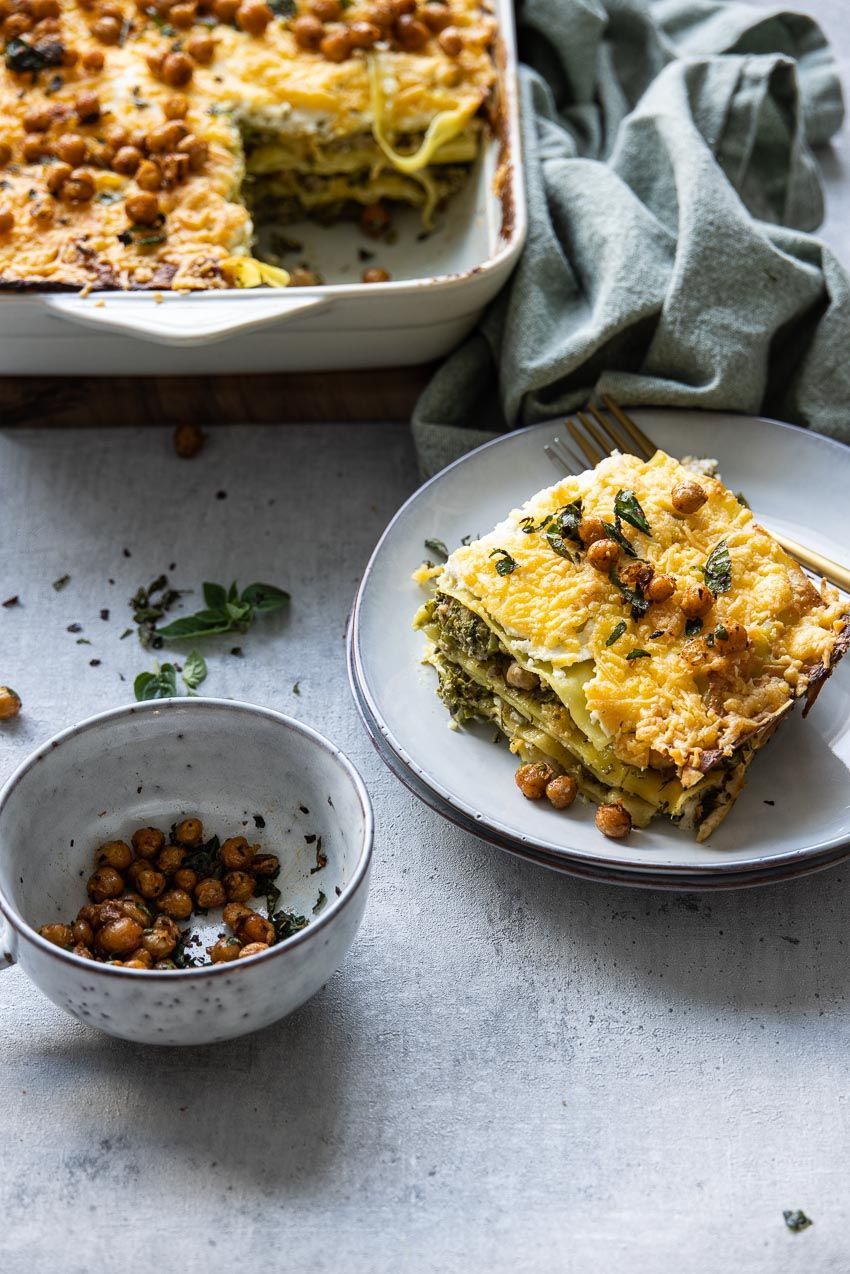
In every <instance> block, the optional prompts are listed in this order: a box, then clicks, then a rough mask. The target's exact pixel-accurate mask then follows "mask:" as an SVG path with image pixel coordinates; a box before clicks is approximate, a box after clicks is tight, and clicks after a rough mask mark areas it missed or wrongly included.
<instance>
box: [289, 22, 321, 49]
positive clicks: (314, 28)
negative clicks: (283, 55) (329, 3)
mask: <svg viewBox="0 0 850 1274" xmlns="http://www.w3.org/2000/svg"><path fill="white" fill-rule="evenodd" d="M291 30H292V34H293V36H294V38H295V43H296V44H297V45H298V47H299V49H306V50H308V51H309V52H313V53H314V52H315V51H316V49H318V47H319V45H320V44H321V43H322V37H323V36H324V34H325V28H324V27H323V26H322V24H321V22H320V21H319V19H318V18H317V17H314V16H313V15H312V14H310V13H305V14H303V15H302V16H301V17H299V18H296V19H295V21H294V22H293V24H292V27H291Z"/></svg>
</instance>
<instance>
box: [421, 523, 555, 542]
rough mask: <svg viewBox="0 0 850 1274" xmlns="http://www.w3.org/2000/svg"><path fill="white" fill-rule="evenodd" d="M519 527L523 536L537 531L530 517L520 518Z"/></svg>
mask: <svg viewBox="0 0 850 1274" xmlns="http://www.w3.org/2000/svg"><path fill="white" fill-rule="evenodd" d="M519 525H520V528H521V530H522V533H523V535H532V534H533V533H534V531H535V530H536V529H537V528H536V527H535V525H534V518H530V517H524V518H520V520H519ZM426 543H427V541H426Z"/></svg>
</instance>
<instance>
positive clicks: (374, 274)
mask: <svg viewBox="0 0 850 1274" xmlns="http://www.w3.org/2000/svg"><path fill="white" fill-rule="evenodd" d="M360 281H361V282H362V283H389V281H390V276H389V273H388V271H386V270H382V269H381V268H380V266H375V265H370V266H369V267H368V269H366V270H364V271H363V273H362V274H361V275H360Z"/></svg>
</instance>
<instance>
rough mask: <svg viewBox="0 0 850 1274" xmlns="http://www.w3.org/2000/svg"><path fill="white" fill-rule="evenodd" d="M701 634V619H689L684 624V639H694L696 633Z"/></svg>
mask: <svg viewBox="0 0 850 1274" xmlns="http://www.w3.org/2000/svg"><path fill="white" fill-rule="evenodd" d="M701 632H702V620H701V619H689V620H688V622H687V623H686V624H685V636H686V637H696V635H697V633H701Z"/></svg>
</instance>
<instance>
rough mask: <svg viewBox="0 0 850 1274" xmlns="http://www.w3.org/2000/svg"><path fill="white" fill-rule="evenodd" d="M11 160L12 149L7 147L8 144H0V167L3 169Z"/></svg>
mask: <svg viewBox="0 0 850 1274" xmlns="http://www.w3.org/2000/svg"><path fill="white" fill-rule="evenodd" d="M11 158H12V147H11V146H10V145H9V143H8V142H0V167H4V166H5V165H6V164H8V162H9V160H10V159H11Z"/></svg>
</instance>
